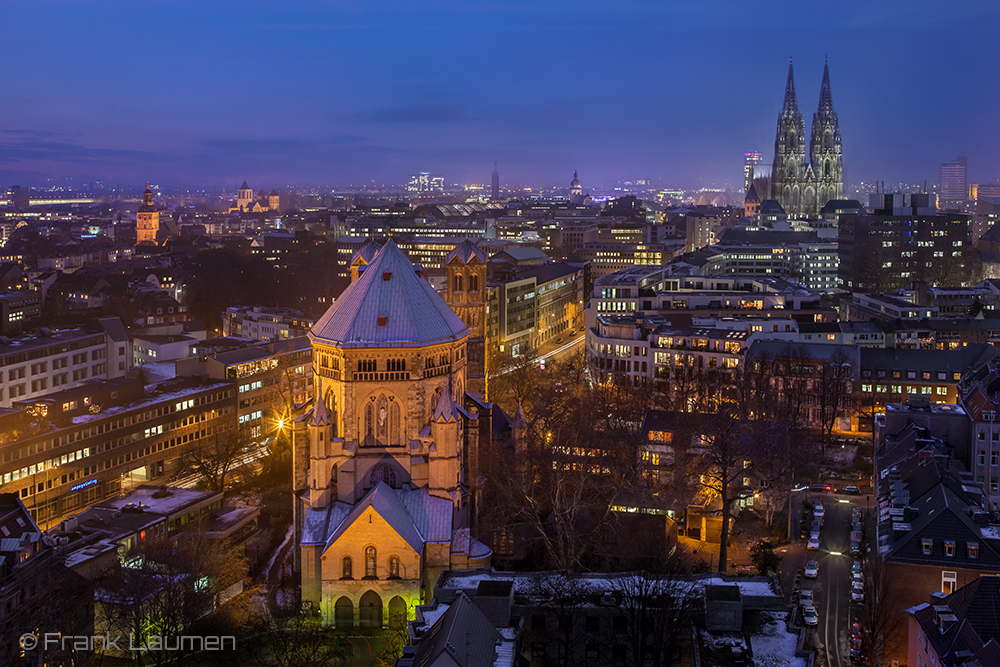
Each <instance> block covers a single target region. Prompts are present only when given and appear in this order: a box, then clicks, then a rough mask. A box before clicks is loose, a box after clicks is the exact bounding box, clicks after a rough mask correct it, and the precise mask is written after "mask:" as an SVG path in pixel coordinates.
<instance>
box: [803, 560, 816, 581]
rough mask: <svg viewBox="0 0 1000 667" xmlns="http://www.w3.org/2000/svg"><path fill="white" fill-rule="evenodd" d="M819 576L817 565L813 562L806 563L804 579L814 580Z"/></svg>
mask: <svg viewBox="0 0 1000 667" xmlns="http://www.w3.org/2000/svg"><path fill="white" fill-rule="evenodd" d="M818 576H819V563H817V562H816V561H814V560H811V561H809V562H808V563H806V571H805V577H806V578H807V579H815V578H816V577H818Z"/></svg>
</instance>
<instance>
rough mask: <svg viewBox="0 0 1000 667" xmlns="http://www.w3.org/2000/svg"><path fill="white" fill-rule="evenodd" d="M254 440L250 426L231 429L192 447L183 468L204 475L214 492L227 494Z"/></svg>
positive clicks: (184, 456) (183, 457)
mask: <svg viewBox="0 0 1000 667" xmlns="http://www.w3.org/2000/svg"><path fill="white" fill-rule="evenodd" d="M251 441H252V438H251V436H250V431H249V429H247V427H246V426H240V427H236V428H229V429H224V430H221V431H218V432H216V433H213V434H212V435H210V436H208V437H206V438H197V439H195V440H194V441H192V442H190V443H188V445H187V447H185V449H184V451H183V452H182V453H181V465H182V466H184V467H186V468H188V469H189V470H191V471H192V472H196V473H198V474H200V475H201V476H202V477H203V478H204V479H205V482H206V484H207V486H208V488H210V489H212V490H213V491H225V489H226V479H227V477H228V476H229V475H230V473H232V472H233V471H234V470H236V469H237V468H238V467H239V465H240V458H241V457H242V456H243V454H245V453H246V450H247V447H248V446H249V444H250V442H251Z"/></svg>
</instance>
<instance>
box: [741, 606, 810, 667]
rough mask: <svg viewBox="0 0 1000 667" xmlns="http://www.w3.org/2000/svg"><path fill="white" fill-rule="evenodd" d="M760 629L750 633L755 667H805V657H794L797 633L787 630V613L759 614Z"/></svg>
mask: <svg viewBox="0 0 1000 667" xmlns="http://www.w3.org/2000/svg"><path fill="white" fill-rule="evenodd" d="M761 618H762V619H763V623H762V624H761V627H760V629H759V630H758V631H757V632H755V633H754V634H752V635H750V646H751V648H752V650H753V659H754V664H755V665H757V667H805V664H806V660H805V658H796V657H795V647H796V643H797V642H798V634H796V633H794V632H789V631H788V625H787V623H786V621H787V614H786V613H779V612H770V613H765V614H762V615H761Z"/></svg>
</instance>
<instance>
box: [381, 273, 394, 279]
mask: <svg viewBox="0 0 1000 667" xmlns="http://www.w3.org/2000/svg"><path fill="white" fill-rule="evenodd" d="M390 278H392V272H391V271H383V272H382V280H385V281H388V280H389V279H390Z"/></svg>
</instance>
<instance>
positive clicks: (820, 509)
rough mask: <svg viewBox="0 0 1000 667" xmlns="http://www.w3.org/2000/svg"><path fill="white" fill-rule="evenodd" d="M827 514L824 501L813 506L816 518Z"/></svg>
mask: <svg viewBox="0 0 1000 667" xmlns="http://www.w3.org/2000/svg"><path fill="white" fill-rule="evenodd" d="M825 514H826V510H824V509H823V503H816V505H814V506H813V518H814V519H822V518H823V516H824V515H825Z"/></svg>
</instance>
